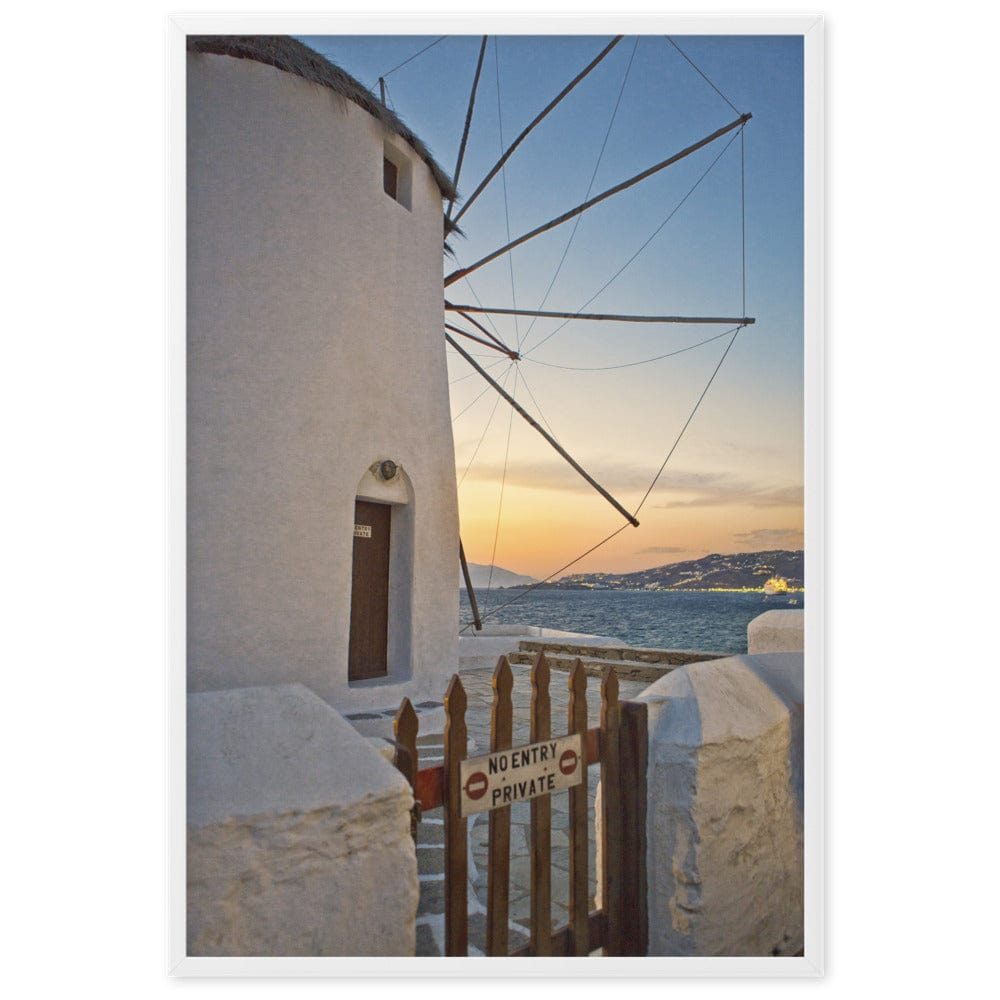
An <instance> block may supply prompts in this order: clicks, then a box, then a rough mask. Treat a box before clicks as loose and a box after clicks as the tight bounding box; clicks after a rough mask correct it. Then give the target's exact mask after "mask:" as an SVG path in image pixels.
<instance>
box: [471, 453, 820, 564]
mask: <svg viewBox="0 0 1000 1000" xmlns="http://www.w3.org/2000/svg"><path fill="white" fill-rule="evenodd" d="M461 464H462V463H461V462H459V465H461ZM581 464H582V465H583V467H584V468H585V469H586V470H587V472H589V473H590V475H592V476H593V477H594V479H596V480H597V482H599V483H600V484H601V486H603V487H604V488H605V489H606V490H608V492H610V493H611V494H612V496H615V497H617V498H618V499H619V500H620V501H621V502H623V503H625V505H626V506H628V501H629V500H630V499H631V500H632V501H633V502H636V501H637V500H638V497H639V496H641V495H642V494H644V493H645V492H646V490H647V489H649V484H650V482H651V481H652V478H653V476H654V474H655V472H656V470H655V468H654V469H651V468H650V467H648V466H645V465H637V464H635V463H629V462H622V461H615V460H614V459H612V460H603V461H602V460H601V459H599V458H595V459H594V460H593V461H592V462H590V463H588V462H581ZM462 471H463V472H464V471H465V470H464V466H463V468H462ZM503 476H504V468H503V465H502V464H500V463H497V462H476V463H475V464H474V465H473V467H472V469H471V470H470V472H469V474H468V477H467V479H466V482H470V481H473V480H477V481H479V482H496V483H499V482H500V481H501V479H502V478H503ZM506 483H507V485H508V486H519V487H523V488H525V489H546V490H559V491H562V492H570V493H591V492H593V487H592V486H591V485H590V484H589V483H588V482H587V481H586V480H585V479H584V478H583V477H582V476H581V475H580V474H579V473H578V472H577V471H576V470H575V469H573V468H572V467H571V466H570V465H569V464H568V463H566V462H564V461H561V460H560V459H557V458H555V459H552V460H551V461H549V460H543V461H535V462H516V461H512V462H511V463H510V464H509V465H508V466H507V474H506ZM657 499H659V501H660V502H659V503H655V504H653V501H654V500H657ZM802 500H803V490H802V487H801V486H800V485H794V486H789V485H782V486H776V485H774V484H772V483H766V482H763V483H762V482H752V481H750V480H747V479H742V478H740V477H738V476H734V475H732V474H731V473H727V472H688V471H684V470H683V469H680V470H670V471H668V472H667V473H666V474H665V475H664V476H663V477H662V478H661V479H660V481H659V482H658V483H657V484H656V488H655V490H654V491H653V494H652V496H651V497H650V503H651V504H652V505H653V506H656V507H659V508H660V509H662V510H672V509H679V508H693V507H723V506H727V505H736V504H740V505H743V506H749V507H801V506H802ZM685 551H687V550H685Z"/></svg>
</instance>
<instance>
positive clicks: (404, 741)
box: [392, 698, 420, 843]
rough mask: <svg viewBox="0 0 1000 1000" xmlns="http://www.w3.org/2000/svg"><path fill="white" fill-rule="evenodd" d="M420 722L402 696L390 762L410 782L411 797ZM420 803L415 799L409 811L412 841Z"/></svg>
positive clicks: (415, 834)
mask: <svg viewBox="0 0 1000 1000" xmlns="http://www.w3.org/2000/svg"><path fill="white" fill-rule="evenodd" d="M419 727H420V723H419V722H418V721H417V713H416V711H415V710H414V708H413V705H412V704H411V703H410V699H409V698H404V699H403V700H402V702H400V705H399V711H398V712H396V717H395V718H394V719H393V720H392V731H393V734H394V736H395V738H396V745H395V748H394V750H393V755H392V762H393V764H395V765H396V768H397V770H399V772H400V773H401V774H402V775H403V777H404V778H406V780H407V781H408V782H409V783H410V788H411V789H413V798H414V800H416V798H417V730H418V728H419ZM419 809H420V805H419V802H417V801H415V802H414V805H413V809H412V811H411V812H410V833H411V834H412V835H413V842H414V843H416V842H417V819H418V815H419Z"/></svg>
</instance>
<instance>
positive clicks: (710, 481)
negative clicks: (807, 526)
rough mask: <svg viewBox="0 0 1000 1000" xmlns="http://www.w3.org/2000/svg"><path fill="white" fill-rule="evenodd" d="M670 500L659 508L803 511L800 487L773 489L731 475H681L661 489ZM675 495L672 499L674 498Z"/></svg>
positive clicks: (675, 475)
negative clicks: (738, 506) (724, 507)
mask: <svg viewBox="0 0 1000 1000" xmlns="http://www.w3.org/2000/svg"><path fill="white" fill-rule="evenodd" d="M658 491H659V492H661V494H666V495H667V496H670V497H671V498H670V499H668V500H667V501H666V502H665V503H659V504H657V505H656V506H657V507H660V508H661V509H663V510H672V509H677V508H690V507H723V506H728V505H733V504H742V505H744V506H748V507H801V506H802V492H803V491H802V487H801V486H774V485H771V484H768V483H753V482H750V481H748V480H745V479H740V478H738V477H736V476H732V475H729V474H728V473H712V472H708V473H700V472H688V473H685V472H678V473H674V474H672V475H670V476H669V477H668V478H666V479H665V480H664V481H663V482H662V483H661V484H660V486H659V487H658ZM671 495H672V496H671Z"/></svg>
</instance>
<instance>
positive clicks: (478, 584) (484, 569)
mask: <svg viewBox="0 0 1000 1000" xmlns="http://www.w3.org/2000/svg"><path fill="white" fill-rule="evenodd" d="M469 576H471V577H472V588H473V590H479V589H483V590H485V589H486V586H487V584H489V582H490V568H489V566H482V565H480V564H479V563H471V562H470V563H469ZM536 582H537V581H536V580H535V578H534V577H531V576H522V575H521V574H520V573H512V572H511V571H510V570H509V569H503V568H502V567H500V566H494V567H493V583H492V584H491V589H492V590H498V589H499V588H500V587H528V586H530V585H531V584H533V583H536ZM458 589H459V590H465V579H464V578H463V576H462V570H461V568H460V569H459V571H458Z"/></svg>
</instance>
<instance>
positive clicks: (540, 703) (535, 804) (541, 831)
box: [530, 653, 552, 955]
mask: <svg viewBox="0 0 1000 1000" xmlns="http://www.w3.org/2000/svg"><path fill="white" fill-rule="evenodd" d="M549 677H550V674H549V665H548V663H547V662H546V660H545V654H544V653H539V654H538V656H536V657H535V662H534V664H533V665H532V667H531V735H530V741H531V742H532V743H540V742H541V741H542V740H547V739H549V737H550V736H551V735H552V701H551V698H550V697H549ZM530 891H531V953H532V954H533V955H551V954H552V797H551V796H550V795H542V796H540V797H539V798H537V799H532V800H531V889H530Z"/></svg>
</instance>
